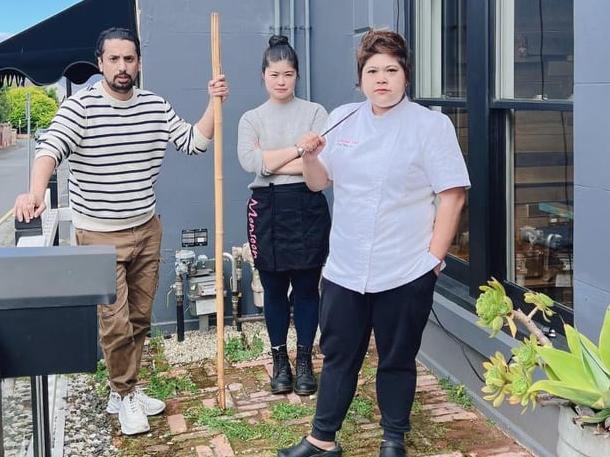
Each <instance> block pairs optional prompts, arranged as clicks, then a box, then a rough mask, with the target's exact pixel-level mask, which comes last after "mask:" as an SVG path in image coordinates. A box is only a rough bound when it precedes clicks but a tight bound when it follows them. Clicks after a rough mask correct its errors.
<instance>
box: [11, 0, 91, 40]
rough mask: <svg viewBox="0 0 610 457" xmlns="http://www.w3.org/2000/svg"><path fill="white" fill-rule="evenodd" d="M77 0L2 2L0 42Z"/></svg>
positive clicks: (77, 0)
mask: <svg viewBox="0 0 610 457" xmlns="http://www.w3.org/2000/svg"><path fill="white" fill-rule="evenodd" d="M78 2H79V0H19V1H9V0H6V1H4V0H2V1H1V3H2V7H0V41H2V40H4V39H6V38H8V37H9V36H11V35H14V34H16V33H19V32H21V31H23V30H25V29H27V28H29V27H31V26H32V25H34V24H37V23H39V22H40V21H43V20H45V19H47V18H49V17H51V16H53V15H55V14H57V13H59V12H60V11H63V10H65V9H66V8H69V7H70V6H72V5H74V4H76V3H78Z"/></svg>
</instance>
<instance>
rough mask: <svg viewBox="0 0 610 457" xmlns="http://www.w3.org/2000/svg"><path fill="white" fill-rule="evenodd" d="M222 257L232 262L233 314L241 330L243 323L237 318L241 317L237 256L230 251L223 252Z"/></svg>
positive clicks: (237, 326)
mask: <svg viewBox="0 0 610 457" xmlns="http://www.w3.org/2000/svg"><path fill="white" fill-rule="evenodd" d="M222 257H223V258H224V259H225V260H228V261H229V262H230V263H231V280H230V281H229V282H230V284H231V314H232V317H233V327H235V328H236V329H237V331H240V330H241V325H240V324H239V322H238V320H237V319H238V317H239V285H238V281H237V264H236V262H235V257H233V255H231V254H229V253H228V252H223V253H222Z"/></svg>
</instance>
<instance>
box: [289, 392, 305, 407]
mask: <svg viewBox="0 0 610 457" xmlns="http://www.w3.org/2000/svg"><path fill="white" fill-rule="evenodd" d="M286 398H287V399H288V401H289V402H290V404H291V405H300V404H301V403H302V400H301V397H299V396H298V395H297V394H295V393H294V392H290V393H289V394H286Z"/></svg>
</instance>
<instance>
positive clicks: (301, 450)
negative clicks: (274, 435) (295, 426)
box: [277, 438, 343, 457]
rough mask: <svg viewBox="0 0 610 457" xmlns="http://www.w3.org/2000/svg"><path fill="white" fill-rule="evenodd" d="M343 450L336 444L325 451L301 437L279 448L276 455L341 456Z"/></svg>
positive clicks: (285, 456) (289, 456)
mask: <svg viewBox="0 0 610 457" xmlns="http://www.w3.org/2000/svg"><path fill="white" fill-rule="evenodd" d="M342 452H343V450H342V449H341V446H339V445H338V444H337V445H336V446H335V448H334V449H332V450H330V451H325V450H324V449H320V448H319V447H317V446H314V445H313V444H311V443H310V442H309V441H307V439H306V438H303V439H302V440H301V442H300V443H299V444H295V445H294V446H292V447H289V448H286V449H280V450H279V451H278V453H277V457H341V453H342Z"/></svg>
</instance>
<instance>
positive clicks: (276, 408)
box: [271, 402, 315, 421]
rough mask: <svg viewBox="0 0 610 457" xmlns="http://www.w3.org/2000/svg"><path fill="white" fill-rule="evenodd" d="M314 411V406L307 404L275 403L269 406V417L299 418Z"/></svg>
mask: <svg viewBox="0 0 610 457" xmlns="http://www.w3.org/2000/svg"><path fill="white" fill-rule="evenodd" d="M314 412H315V408H313V407H312V406H307V405H292V404H290V403H284V402H280V403H275V404H274V405H273V406H272V407H271V418H272V419H275V420H278V421H286V420H291V419H300V418H301V417H305V416H310V415H312V414H313V413H314Z"/></svg>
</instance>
